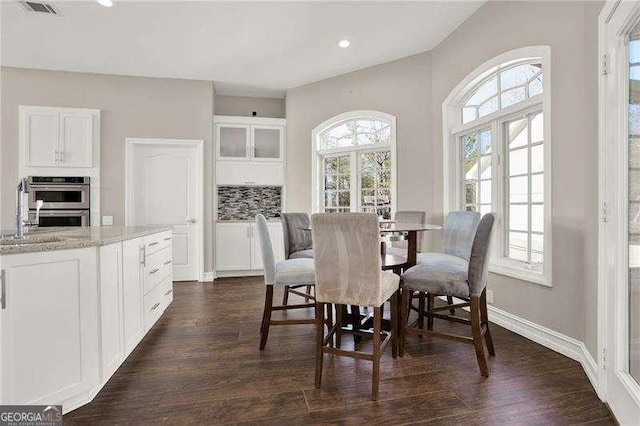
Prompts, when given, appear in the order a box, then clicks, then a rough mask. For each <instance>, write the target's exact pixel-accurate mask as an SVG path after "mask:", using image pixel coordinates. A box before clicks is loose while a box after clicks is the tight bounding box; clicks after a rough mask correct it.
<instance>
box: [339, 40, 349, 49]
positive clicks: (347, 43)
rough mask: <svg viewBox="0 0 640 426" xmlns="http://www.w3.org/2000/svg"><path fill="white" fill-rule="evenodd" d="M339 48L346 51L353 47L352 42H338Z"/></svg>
mask: <svg viewBox="0 0 640 426" xmlns="http://www.w3.org/2000/svg"><path fill="white" fill-rule="evenodd" d="M338 46H340V47H342V48H343V49H346V48H347V47H349V46H351V42H350V41H349V40H340V41H339V42H338Z"/></svg>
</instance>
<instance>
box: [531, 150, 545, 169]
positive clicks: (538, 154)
mask: <svg viewBox="0 0 640 426" xmlns="http://www.w3.org/2000/svg"><path fill="white" fill-rule="evenodd" d="M543 171H544V147H543V146H542V145H536V146H533V147H531V173H537V172H543Z"/></svg>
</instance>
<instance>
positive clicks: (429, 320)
mask: <svg viewBox="0 0 640 426" xmlns="http://www.w3.org/2000/svg"><path fill="white" fill-rule="evenodd" d="M435 300H436V297H435V295H433V294H427V312H431V310H432V309H433V306H434V304H435ZM427 330H433V317H432V316H431V315H427Z"/></svg>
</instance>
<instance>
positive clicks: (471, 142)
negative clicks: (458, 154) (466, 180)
mask: <svg viewBox="0 0 640 426" xmlns="http://www.w3.org/2000/svg"><path fill="white" fill-rule="evenodd" d="M477 140H478V138H477V135H476V134H475V133H474V134H472V135H468V136H465V137H464V138H462V141H463V146H464V158H470V157H477V156H478V149H479V147H478V143H477ZM465 171H466V170H465Z"/></svg>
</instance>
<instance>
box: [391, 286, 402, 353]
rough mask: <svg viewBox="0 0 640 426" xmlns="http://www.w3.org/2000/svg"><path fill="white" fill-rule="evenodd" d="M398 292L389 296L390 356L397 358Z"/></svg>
mask: <svg viewBox="0 0 640 426" xmlns="http://www.w3.org/2000/svg"><path fill="white" fill-rule="evenodd" d="M399 293H400V290H398V291H396V292H395V293H393V295H392V296H391V356H392V357H393V358H397V357H398V294H399Z"/></svg>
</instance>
